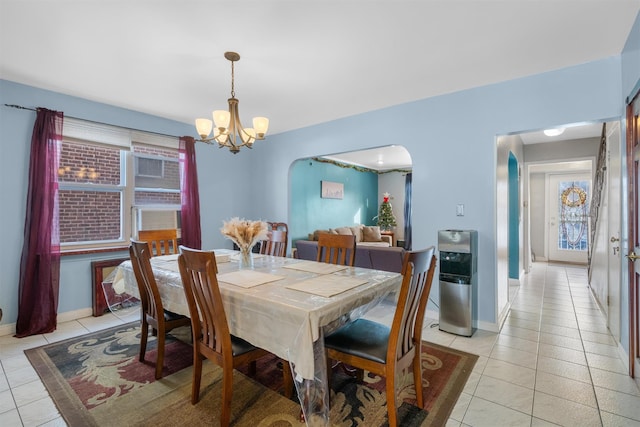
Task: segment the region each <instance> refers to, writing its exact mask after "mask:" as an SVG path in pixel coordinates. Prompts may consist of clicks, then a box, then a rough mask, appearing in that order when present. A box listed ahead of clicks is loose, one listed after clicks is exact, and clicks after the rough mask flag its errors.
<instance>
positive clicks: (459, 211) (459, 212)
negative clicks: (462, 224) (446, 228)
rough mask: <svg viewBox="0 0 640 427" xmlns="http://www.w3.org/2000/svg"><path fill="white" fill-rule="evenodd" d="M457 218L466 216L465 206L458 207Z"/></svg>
mask: <svg viewBox="0 0 640 427" xmlns="http://www.w3.org/2000/svg"><path fill="white" fill-rule="evenodd" d="M456 216H464V205H462V204H460V205H456Z"/></svg>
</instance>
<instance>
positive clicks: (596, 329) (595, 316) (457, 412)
mask: <svg viewBox="0 0 640 427" xmlns="http://www.w3.org/2000/svg"><path fill="white" fill-rule="evenodd" d="M452 337H453V336H452V335H449V334H446V333H443V332H440V331H439V330H438V329H437V328H429V327H427V330H426V331H425V334H424V335H423V338H424V339H426V340H429V341H434V342H438V343H440V344H445V345H449V346H451V347H455V348H458V349H461V350H465V351H468V352H472V353H476V354H479V355H480V356H481V357H480V359H479V361H478V363H477V364H476V367H475V368H474V372H473V374H472V375H471V377H470V379H469V381H468V383H467V385H466V387H465V390H464V392H463V394H462V395H461V397H460V399H459V400H458V403H457V405H456V407H455V409H454V411H453V413H452V414H451V417H450V420H449V422H448V423H447V426H467V425H468V426H497V425H500V426H506V425H511V426H547V425H562V426H581V427H583V426H640V392H639V390H638V387H637V386H636V384H635V382H634V381H633V380H632V379H631V378H630V377H628V375H627V370H626V368H625V366H624V364H623V363H622V362H621V360H620V356H619V354H618V348H617V345H616V343H615V340H614V339H613V337H612V336H611V335H610V334H609V332H608V330H607V328H606V326H605V321H604V319H603V317H602V315H601V313H600V311H599V310H598V308H597V306H596V304H595V302H594V300H593V298H592V297H591V295H590V293H589V289H588V288H587V272H586V268H584V267H577V266H572V265H560V264H547V263H536V264H534V267H533V269H532V271H531V273H530V274H528V275H527V276H526V279H525V282H524V284H523V285H522V286H521V287H520V289H519V291H518V293H517V295H516V296H515V298H514V299H513V303H512V308H511V312H510V313H509V316H508V318H507V319H506V321H505V324H504V326H503V328H502V331H501V333H500V334H499V335H495V334H491V333H488V332H484V331H476V333H475V334H474V335H473V337H472V338H462V337H456V338H452Z"/></svg>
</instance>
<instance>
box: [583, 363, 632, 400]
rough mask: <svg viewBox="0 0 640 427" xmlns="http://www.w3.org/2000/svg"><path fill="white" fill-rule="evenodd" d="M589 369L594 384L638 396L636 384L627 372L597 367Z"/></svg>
mask: <svg viewBox="0 0 640 427" xmlns="http://www.w3.org/2000/svg"><path fill="white" fill-rule="evenodd" d="M590 371H591V379H592V381H593V385H594V386H598V387H602V388H608V389H609V390H615V391H619V392H622V393H626V394H632V395H636V396H640V390H638V385H637V384H636V382H635V381H634V380H633V378H631V377H630V376H629V375H628V374H619V373H617V372H611V371H605V370H602V369H597V368H591V369H590Z"/></svg>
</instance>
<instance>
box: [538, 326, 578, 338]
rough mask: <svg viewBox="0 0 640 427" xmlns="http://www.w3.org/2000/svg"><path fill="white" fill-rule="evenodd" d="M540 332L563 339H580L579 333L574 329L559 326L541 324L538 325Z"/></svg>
mask: <svg viewBox="0 0 640 427" xmlns="http://www.w3.org/2000/svg"><path fill="white" fill-rule="evenodd" d="M540 332H546V333H549V334H554V335H560V336H563V337H569V338H576V339H580V331H579V330H578V329H575V328H567V327H565V326H560V325H551V324H549V323H543V324H541V325H540Z"/></svg>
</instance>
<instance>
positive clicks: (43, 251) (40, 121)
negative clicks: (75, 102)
mask: <svg viewBox="0 0 640 427" xmlns="http://www.w3.org/2000/svg"><path fill="white" fill-rule="evenodd" d="M62 122H63V113H61V112H58V111H50V110H47V109H45V108H38V109H37V116H36V122H35V124H34V125H33V135H32V137H31V160H30V162H29V188H28V193H27V210H26V216H25V221H24V244H23V246H22V258H21V259H20V284H19V306H18V320H17V322H16V337H26V336H29V335H35V334H42V333H46V332H53V331H55V329H56V320H57V309H58V291H59V284H60V230H59V228H58V166H59V162H60V145H61V142H62Z"/></svg>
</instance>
